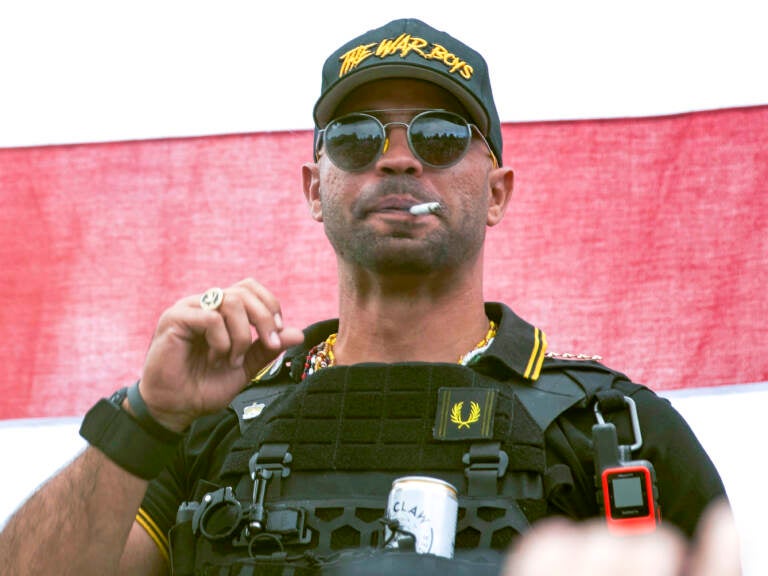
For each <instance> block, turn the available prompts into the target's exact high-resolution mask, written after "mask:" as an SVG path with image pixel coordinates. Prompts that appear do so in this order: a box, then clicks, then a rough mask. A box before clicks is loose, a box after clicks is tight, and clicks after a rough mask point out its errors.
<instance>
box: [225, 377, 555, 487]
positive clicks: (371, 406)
mask: <svg viewBox="0 0 768 576" xmlns="http://www.w3.org/2000/svg"><path fill="white" fill-rule="evenodd" d="M448 387H453V388H470V387H472V388H495V389H497V390H498V396H497V399H496V407H495V415H494V422H493V439H494V440H497V441H499V442H501V450H503V451H504V452H506V453H507V455H508V456H509V467H508V469H509V470H511V471H531V472H539V473H541V472H543V470H544V466H545V458H544V446H543V432H542V430H541V429H540V428H539V426H538V425H537V424H536V422H535V421H534V419H533V418H532V417H531V415H530V414H529V412H528V410H527V409H526V408H525V406H524V405H523V404H522V403H521V402H520V401H519V399H518V398H517V396H516V394H515V393H514V392H513V390H512V388H511V387H508V386H504V385H502V386H501V387H499V382H498V381H495V380H492V379H490V378H488V377H486V376H484V375H482V374H479V373H477V372H475V371H473V370H472V369H469V368H466V367H464V366H458V365H454V364H438V365H434V364H420V363H416V364H388V365H380V364H363V365H355V366H337V367H331V368H326V369H324V370H322V371H320V372H317V373H316V374H314V375H312V376H311V377H309V378H307V379H306V380H305V381H304V382H302V383H300V384H297V385H296V386H295V387H293V388H291V389H289V391H288V392H287V393H285V394H284V395H283V396H282V397H281V398H280V399H279V400H277V401H275V402H273V403H272V404H271V405H270V406H268V407H267V408H266V409H265V410H264V412H263V413H262V414H261V415H260V416H259V417H258V418H257V419H255V420H254V422H253V424H252V425H250V426H249V427H248V429H246V430H245V432H244V434H243V436H242V438H241V439H239V440H238V441H237V442H236V443H235V445H234V446H233V450H232V453H231V454H230V456H229V457H228V458H227V460H226V461H225V463H224V467H223V470H222V476H225V475H230V474H232V475H238V476H239V475H241V474H244V473H248V461H249V459H250V457H251V456H252V455H253V453H254V451H255V450H257V449H258V447H259V446H260V445H262V444H263V443H276V442H280V443H288V444H289V445H290V451H291V454H292V456H293V463H292V466H291V467H292V469H294V470H297V471H300V470H305V471H310V470H318V471H320V470H326V471H327V470H339V471H356V470H360V471H363V470H368V471H375V470H386V471H398V470H402V471H419V470H423V471H425V470H434V471H438V470H454V471H455V470H457V468H460V467H461V462H462V456H463V455H464V454H465V453H466V452H467V446H468V444H469V443H468V442H466V441H461V442H447V441H438V440H435V439H434V437H433V427H434V424H435V412H436V409H437V399H438V390H439V389H440V388H448Z"/></svg>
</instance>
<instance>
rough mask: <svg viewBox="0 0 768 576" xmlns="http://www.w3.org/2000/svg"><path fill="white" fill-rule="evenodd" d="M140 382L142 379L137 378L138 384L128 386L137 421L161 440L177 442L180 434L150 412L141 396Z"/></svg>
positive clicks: (129, 401)
mask: <svg viewBox="0 0 768 576" xmlns="http://www.w3.org/2000/svg"><path fill="white" fill-rule="evenodd" d="M139 382H141V380H137V381H136V384H134V385H133V386H131V387H130V388H128V403H129V404H130V405H131V410H133V417H134V418H136V421H137V422H138V423H139V424H140V425H141V427H142V428H144V430H146V431H147V432H149V433H150V434H151V435H152V436H154V437H155V438H157V439H158V440H160V441H161V442H177V441H178V440H179V438H180V435H179V434H178V433H177V432H174V431H173V430H171V429H169V428H166V427H165V426H163V425H162V424H160V422H158V421H157V420H155V419H154V418H153V417H152V414H150V413H149V408H147V405H146V403H145V402H144V398H142V397H141V392H139Z"/></svg>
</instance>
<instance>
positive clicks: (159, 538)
mask: <svg viewBox="0 0 768 576" xmlns="http://www.w3.org/2000/svg"><path fill="white" fill-rule="evenodd" d="M136 522H138V523H139V525H140V526H141V527H142V528H144V530H146V532H147V534H149V537H150V538H152V540H154V542H155V544H157V548H158V550H160V554H161V555H162V557H163V558H165V561H166V562H167V563H168V564H169V565H170V563H171V560H170V557H169V555H168V538H167V537H166V535H165V534H164V533H163V531H162V530H160V528H159V527H158V526H157V524H155V521H154V520H152V518H151V517H150V515H149V514H147V511H146V510H144V508H139V511H138V512H137V513H136Z"/></svg>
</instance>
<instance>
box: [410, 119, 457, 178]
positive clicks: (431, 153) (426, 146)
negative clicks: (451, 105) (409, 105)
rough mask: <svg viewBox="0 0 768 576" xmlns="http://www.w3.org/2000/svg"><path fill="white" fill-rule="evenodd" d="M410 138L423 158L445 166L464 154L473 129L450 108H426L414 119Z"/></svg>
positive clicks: (414, 149) (415, 150) (436, 165)
mask: <svg viewBox="0 0 768 576" xmlns="http://www.w3.org/2000/svg"><path fill="white" fill-rule="evenodd" d="M410 139H411V146H412V147H413V151H414V152H415V153H416V155H417V156H419V158H421V160H422V162H424V163H425V164H429V165H430V166H435V167H440V168H444V167H447V166H450V165H452V164H455V163H456V162H458V161H459V160H460V159H461V158H462V157H463V156H464V154H465V153H466V151H467V149H468V148H469V143H470V141H471V139H472V132H471V129H470V127H469V125H468V124H467V122H466V121H465V120H464V119H463V118H462V117H461V116H457V115H456V114H452V113H450V112H425V113H423V114H420V115H418V116H417V117H416V118H414V119H413V122H412V123H411V128H410Z"/></svg>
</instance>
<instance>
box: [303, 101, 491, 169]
mask: <svg viewBox="0 0 768 576" xmlns="http://www.w3.org/2000/svg"><path fill="white" fill-rule="evenodd" d="M393 112H395V113H397V112H418V114H416V115H415V116H414V117H413V118H411V120H410V121H409V122H403V121H392V122H386V123H385V122H382V121H381V120H379V119H378V118H377V117H376V116H374V114H381V113H393ZM428 114H443V115H447V116H451V117H453V118H455V119H456V124H457V125H459V126H461V125H463V126H466V128H467V130H468V132H469V138H468V139H467V143H466V146H465V147H464V150H462V151H461V153H460V154H459V155H458V157H457V158H456V159H455V160H453V161H451V162H449V163H447V164H433V163H431V162H428V161H427V160H425V159H424V158H423V157H422V155H421V154H419V152H418V151H417V150H416V149H415V147H414V145H413V140H412V138H411V126H412V125H413V124H414V123H415V122H417V121H418V120H419V118H423V117H424V116H426V115H428ZM350 117H361V118H364V119H371V120H373V121H374V122H375V123H376V125H378V127H379V129H380V131H381V134H382V135H383V138H382V139H381V144H380V145H379V148H378V150H377V151H376V153H375V154H374V155H373V158H372V159H371V161H370V162H368V163H367V164H365V165H364V166H362V167H360V168H345V167H343V166H339V164H337V163H336V161H334V159H333V155H332V154H330V153H328V158H329V159H330V161H331V162H332V163H333V165H334V166H336V167H338V168H340V169H341V170H344V171H345V172H364V171H365V170H368V169H369V168H370V167H371V166H373V165H374V164H375V163H376V162H377V161H378V160H379V158H381V155H382V154H384V153H385V152H386V151H387V148H388V147H389V135H388V133H387V128H389V127H390V126H403V127H404V128H405V129H406V140H407V141H408V148H409V149H410V150H411V154H413V156H414V158H416V159H417V160H418V161H419V162H420V163H421V164H423V165H424V166H429V167H430V168H437V169H444V168H450V167H451V166H455V165H456V164H458V163H459V162H461V160H462V159H463V158H464V156H466V155H467V152H468V151H469V148H470V146H471V145H472V130H473V129H474V131H475V132H476V133H477V135H478V136H479V137H480V139H481V140H482V141H483V143H484V144H485V146H486V148H488V153H489V155H490V157H491V159H492V160H493V166H494V168H495V167H497V166H498V161H497V160H496V155H495V154H494V153H493V150H492V149H491V146H490V145H489V144H488V141H487V140H486V138H485V136H484V135H483V133H482V132H481V131H480V128H478V127H477V125H475V124H473V123H472V122H469V121H468V120H467V119H466V118H464V117H463V116H461V115H460V114H457V113H456V112H451V111H450V110H443V109H441V108H389V109H382V110H363V111H359V112H350V113H349V114H344V115H343V116H339V117H338V118H334V119H332V120H331V121H330V122H328V124H326V125H325V128H320V129H318V130H317V138H316V140H315V156H316V157H317V158H319V157H320V155H321V152H322V150H323V147H324V145H325V133H326V131H327V130H328V127H329V126H331V125H332V124H334V123H336V122H339V121H341V120H344V119H345V118H350ZM326 153H327V152H326Z"/></svg>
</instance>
